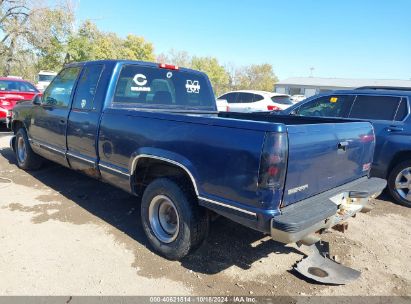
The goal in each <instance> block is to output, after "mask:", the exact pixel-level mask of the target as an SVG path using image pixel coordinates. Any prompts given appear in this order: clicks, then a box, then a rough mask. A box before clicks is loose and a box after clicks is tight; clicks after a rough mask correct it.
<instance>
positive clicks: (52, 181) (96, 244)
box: [0, 132, 411, 296]
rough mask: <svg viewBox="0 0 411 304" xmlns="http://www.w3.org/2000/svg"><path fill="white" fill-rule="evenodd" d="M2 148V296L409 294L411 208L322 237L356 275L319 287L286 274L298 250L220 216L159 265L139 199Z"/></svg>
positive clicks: (385, 211) (381, 208)
mask: <svg viewBox="0 0 411 304" xmlns="http://www.w3.org/2000/svg"><path fill="white" fill-rule="evenodd" d="M8 142H9V134H7V133H5V132H2V133H0V177H1V178H0V190H1V195H0V295H158V294H161V295H253V296H257V295H285V296H298V295H387V296H388V295H408V296H409V295H411V250H410V248H411V238H410V234H411V229H410V219H411V209H409V208H406V207H402V206H399V205H395V204H393V203H392V202H390V201H389V198H388V197H386V196H384V195H383V196H382V197H380V198H379V199H378V200H375V201H374V202H373V205H374V206H375V208H374V210H373V211H371V212H370V213H367V214H359V215H358V216H357V217H356V218H355V219H351V220H350V221H349V223H350V226H349V229H348V231H347V232H346V233H345V234H343V233H340V232H336V231H335V232H334V231H333V232H332V233H329V234H326V235H325V237H324V239H325V240H327V241H329V242H330V246H331V254H332V255H336V256H337V258H338V259H339V260H340V261H341V262H342V263H343V264H345V265H347V266H351V267H353V268H355V269H358V270H360V271H362V276H361V278H360V279H359V280H357V281H355V282H354V283H351V284H349V285H345V286H325V285H320V284H315V283H313V282H310V281H306V280H304V279H303V278H301V277H299V276H298V275H297V274H296V273H295V272H294V271H293V270H292V268H293V265H294V264H295V263H296V262H297V261H299V260H301V258H303V254H302V252H301V251H300V249H298V248H297V247H296V246H283V245H281V244H278V243H276V242H274V241H272V240H270V238H269V237H267V236H264V235H262V234H261V233H258V232H255V231H253V230H250V229H247V228H245V227H241V226H239V225H237V224H235V223H233V222H231V221H229V220H226V219H224V218H219V219H218V220H217V221H215V222H213V224H212V228H211V232H210V236H209V238H208V240H207V242H206V243H205V244H204V245H203V246H202V247H201V248H200V249H199V250H198V251H196V252H194V253H193V254H192V255H190V256H188V257H187V258H185V259H184V260H183V261H181V262H171V261H168V260H166V259H163V258H161V257H159V256H157V255H156V254H154V253H153V252H152V251H151V250H150V247H149V245H148V243H147V241H146V239H145V236H144V233H143V230H142V227H141V224H140V221H139V217H140V214H139V212H140V211H139V202H138V199H137V198H135V197H132V196H130V195H128V194H127V193H125V192H122V191H120V190H118V189H116V188H114V187H111V186H109V185H106V184H103V183H100V182H98V181H95V180H93V179H90V178H88V177H85V176H83V175H81V174H78V173H76V172H73V171H71V170H69V169H66V168H63V167H60V166H58V165H55V164H48V165H47V166H46V167H45V168H43V169H42V170H40V171H36V172H24V171H22V170H19V169H18V168H17V166H16V165H15V160H14V155H13V154H12V151H11V149H10V148H9V147H8ZM4 178H6V179H4ZM302 250H303V251H304V250H306V249H304V248H303V249H302Z"/></svg>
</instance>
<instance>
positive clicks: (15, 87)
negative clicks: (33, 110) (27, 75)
mask: <svg viewBox="0 0 411 304" xmlns="http://www.w3.org/2000/svg"><path fill="white" fill-rule="evenodd" d="M0 91H7V92H33V93H36V92H38V91H37V89H36V88H35V87H34V86H33V85H32V84H30V83H28V82H25V81H15V80H0Z"/></svg>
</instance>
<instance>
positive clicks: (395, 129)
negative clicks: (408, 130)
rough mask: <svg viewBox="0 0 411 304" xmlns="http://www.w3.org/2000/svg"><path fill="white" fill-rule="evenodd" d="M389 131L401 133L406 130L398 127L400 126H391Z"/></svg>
mask: <svg viewBox="0 0 411 304" xmlns="http://www.w3.org/2000/svg"><path fill="white" fill-rule="evenodd" d="M387 131H388V132H401V131H404V128H403V127H398V126H389V127H388V128H387Z"/></svg>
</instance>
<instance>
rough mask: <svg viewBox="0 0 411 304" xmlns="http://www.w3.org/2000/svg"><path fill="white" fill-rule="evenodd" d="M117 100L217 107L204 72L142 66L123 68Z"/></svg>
mask: <svg viewBox="0 0 411 304" xmlns="http://www.w3.org/2000/svg"><path fill="white" fill-rule="evenodd" d="M113 102H114V103H121V104H127V105H130V104H136V105H139V106H142V107H159V106H162V107H163V108H164V107H174V108H189V109H201V110H215V99H214V96H213V94H212V90H211V88H210V85H209V82H208V80H207V78H206V77H205V76H204V75H203V74H199V73H190V72H185V71H181V70H167V69H160V68H152V67H144V66H139V65H126V66H124V67H123V68H122V70H121V72H120V77H119V79H118V82H117V87H116V90H115V95H114V100H113Z"/></svg>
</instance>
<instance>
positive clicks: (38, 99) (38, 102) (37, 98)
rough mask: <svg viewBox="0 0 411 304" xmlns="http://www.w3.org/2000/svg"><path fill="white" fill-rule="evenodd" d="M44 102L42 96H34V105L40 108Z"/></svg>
mask: <svg viewBox="0 0 411 304" xmlns="http://www.w3.org/2000/svg"><path fill="white" fill-rule="evenodd" d="M42 100H43V98H42V95H41V94H37V95H36V96H34V98H33V104H34V105H38V106H39V105H41V102H42Z"/></svg>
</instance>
